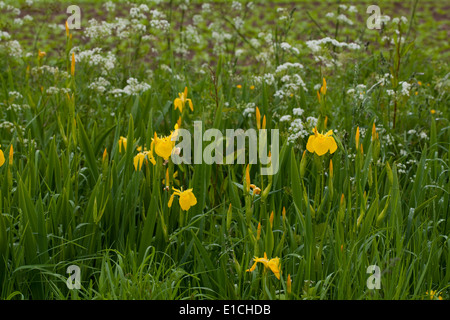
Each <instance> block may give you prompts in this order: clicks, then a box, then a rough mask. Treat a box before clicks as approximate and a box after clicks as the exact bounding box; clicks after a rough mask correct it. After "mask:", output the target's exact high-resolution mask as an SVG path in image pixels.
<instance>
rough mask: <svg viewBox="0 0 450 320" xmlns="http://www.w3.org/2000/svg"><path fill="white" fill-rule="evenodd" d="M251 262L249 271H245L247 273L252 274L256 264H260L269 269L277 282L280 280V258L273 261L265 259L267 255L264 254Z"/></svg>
mask: <svg viewBox="0 0 450 320" xmlns="http://www.w3.org/2000/svg"><path fill="white" fill-rule="evenodd" d="M253 260H254V261H255V262H254V263H253V265H252V266H251V267H250V269H247V272H252V271H254V270H255V269H256V264H257V263H258V262H259V263H262V264H263V265H264V267H265V268H267V269H270V270H271V271H272V272H273V274H274V275H275V277H277V279H278V280H280V273H281V264H280V258H278V257H276V258H273V259H270V260H269V259H267V254H266V253H265V252H264V257H263V258H258V257H254V258H253Z"/></svg>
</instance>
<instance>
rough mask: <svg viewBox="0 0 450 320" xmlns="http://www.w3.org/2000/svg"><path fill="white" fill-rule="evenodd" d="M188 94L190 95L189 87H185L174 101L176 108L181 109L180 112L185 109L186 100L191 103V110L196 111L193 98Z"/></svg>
mask: <svg viewBox="0 0 450 320" xmlns="http://www.w3.org/2000/svg"><path fill="white" fill-rule="evenodd" d="M187 95H188V88H187V87H185V88H184V92H180V93H178V98H176V99H175V100H174V101H173V105H174V109H175V110H176V109H179V110H180V112H183V109H184V107H185V105H186V102H187V103H188V104H189V108H190V109H191V111H194V106H193V104H192V100H191V99H188V97H187Z"/></svg>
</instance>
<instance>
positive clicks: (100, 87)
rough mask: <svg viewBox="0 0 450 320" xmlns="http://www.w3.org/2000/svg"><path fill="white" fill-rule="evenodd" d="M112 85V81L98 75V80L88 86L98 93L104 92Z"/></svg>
mask: <svg viewBox="0 0 450 320" xmlns="http://www.w3.org/2000/svg"><path fill="white" fill-rule="evenodd" d="M110 85H111V83H110V82H109V81H108V80H106V79H105V78H103V77H98V78H97V80H95V81H94V82H92V83H91V84H89V85H88V88H89V89H91V90H94V91H96V92H98V93H104V92H105V91H106V88H107V87H109V86H110Z"/></svg>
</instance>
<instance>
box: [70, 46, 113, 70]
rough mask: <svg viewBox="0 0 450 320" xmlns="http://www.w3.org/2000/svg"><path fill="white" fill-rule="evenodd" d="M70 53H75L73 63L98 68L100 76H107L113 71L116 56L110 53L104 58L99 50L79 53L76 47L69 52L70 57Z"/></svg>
mask: <svg viewBox="0 0 450 320" xmlns="http://www.w3.org/2000/svg"><path fill="white" fill-rule="evenodd" d="M72 52H74V53H75V61H76V62H77V63H78V62H86V63H87V64H88V65H89V66H98V67H99V68H100V70H101V74H102V75H107V74H108V73H109V72H110V71H111V70H113V69H114V67H115V65H116V62H117V59H116V56H115V55H114V54H113V53H112V52H108V53H107V54H106V57H104V56H102V55H101V53H102V49H101V48H94V49H92V50H85V51H80V49H79V48H78V47H74V48H72V50H71V51H70V55H72Z"/></svg>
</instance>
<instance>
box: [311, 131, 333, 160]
mask: <svg viewBox="0 0 450 320" xmlns="http://www.w3.org/2000/svg"><path fill="white" fill-rule="evenodd" d="M313 132H314V135H311V136H310V137H309V138H308V143H307V144H306V149H307V150H308V151H309V152H311V153H316V154H317V155H318V156H323V155H324V154H325V153H327V152H328V151H329V152H330V153H334V152H335V151H336V150H337V144H336V141H335V140H334V138H333V131H332V130H329V131H328V132H327V133H325V134H321V133H319V132H318V131H317V128H316V127H314V129H313Z"/></svg>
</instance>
